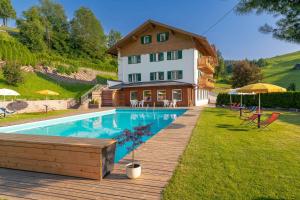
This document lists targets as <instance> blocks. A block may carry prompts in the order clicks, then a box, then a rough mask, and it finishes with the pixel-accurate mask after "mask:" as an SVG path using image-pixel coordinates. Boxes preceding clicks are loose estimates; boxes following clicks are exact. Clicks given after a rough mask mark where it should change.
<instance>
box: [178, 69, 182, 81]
mask: <svg viewBox="0 0 300 200" xmlns="http://www.w3.org/2000/svg"><path fill="white" fill-rule="evenodd" d="M182 76H183V72H182V70H180V71H178V79H182Z"/></svg>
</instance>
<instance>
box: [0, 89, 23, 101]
mask: <svg viewBox="0 0 300 200" xmlns="http://www.w3.org/2000/svg"><path fill="white" fill-rule="evenodd" d="M19 95H20V94H19V93H18V92H16V91H14V90H11V89H6V88H2V89H0V96H4V101H5V96H19Z"/></svg>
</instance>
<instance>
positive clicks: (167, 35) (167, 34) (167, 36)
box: [165, 32, 169, 41]
mask: <svg viewBox="0 0 300 200" xmlns="http://www.w3.org/2000/svg"><path fill="white" fill-rule="evenodd" d="M165 34H166V41H167V40H168V39H169V32H166V33H165Z"/></svg>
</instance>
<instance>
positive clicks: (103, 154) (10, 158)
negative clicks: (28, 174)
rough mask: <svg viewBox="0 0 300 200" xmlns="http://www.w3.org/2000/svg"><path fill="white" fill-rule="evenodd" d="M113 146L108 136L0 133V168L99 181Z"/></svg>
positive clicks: (109, 165) (111, 157) (112, 154)
mask: <svg viewBox="0 0 300 200" xmlns="http://www.w3.org/2000/svg"><path fill="white" fill-rule="evenodd" d="M115 149H116V142H115V141H114V140H110V139H89V138H75V137H57V136H39V135H25V134H10V133H9V134H5V133H0V167H3V168H11V169H20V170H28V171H35V172H44V173H51V174H59V175H67V176H75V177H83V178H89V179H96V180H101V179H102V178H103V177H104V176H105V175H107V174H109V173H110V172H111V171H112V170H113V165H114V157H115Z"/></svg>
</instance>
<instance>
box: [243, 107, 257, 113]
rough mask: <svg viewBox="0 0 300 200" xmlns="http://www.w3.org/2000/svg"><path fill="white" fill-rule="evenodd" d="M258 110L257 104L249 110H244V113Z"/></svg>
mask: <svg viewBox="0 0 300 200" xmlns="http://www.w3.org/2000/svg"><path fill="white" fill-rule="evenodd" d="M256 110H257V106H250V107H249V108H248V109H247V110H244V113H252V112H255V111H256Z"/></svg>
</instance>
